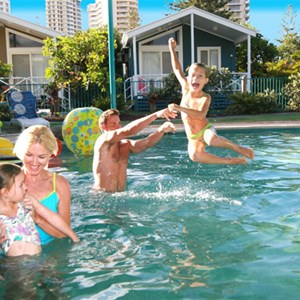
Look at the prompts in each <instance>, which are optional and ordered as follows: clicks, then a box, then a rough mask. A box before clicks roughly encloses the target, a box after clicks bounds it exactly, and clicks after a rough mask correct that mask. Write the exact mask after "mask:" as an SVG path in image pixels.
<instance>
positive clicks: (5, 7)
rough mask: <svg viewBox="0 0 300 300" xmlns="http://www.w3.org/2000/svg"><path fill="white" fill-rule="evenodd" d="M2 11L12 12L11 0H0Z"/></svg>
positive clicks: (0, 9)
mask: <svg viewBox="0 0 300 300" xmlns="http://www.w3.org/2000/svg"><path fill="white" fill-rule="evenodd" d="M0 11H2V12H4V13H6V14H10V0H0Z"/></svg>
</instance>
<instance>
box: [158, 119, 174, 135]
mask: <svg viewBox="0 0 300 300" xmlns="http://www.w3.org/2000/svg"><path fill="white" fill-rule="evenodd" d="M158 131H159V132H162V131H163V132H164V133H168V132H174V133H175V131H176V127H175V125H174V124H173V123H171V122H165V123H164V124H162V125H161V126H160V127H159V128H158Z"/></svg>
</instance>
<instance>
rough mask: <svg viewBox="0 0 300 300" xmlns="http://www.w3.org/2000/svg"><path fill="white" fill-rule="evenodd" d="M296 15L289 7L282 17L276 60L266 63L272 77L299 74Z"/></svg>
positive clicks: (299, 56)
mask: <svg viewBox="0 0 300 300" xmlns="http://www.w3.org/2000/svg"><path fill="white" fill-rule="evenodd" d="M295 19H296V13H295V12H294V10H293V7H292V6H291V5H290V6H289V7H288V9H287V11H286V13H285V15H284V17H283V20H282V21H283V23H282V37H281V39H279V40H278V42H280V45H279V46H278V47H277V49H278V55H279V57H278V59H277V60H274V61H270V62H268V63H266V66H267V71H268V73H269V75H272V76H290V75H292V74H297V73H298V72H300V37H299V35H298V34H297V33H296V32H295Z"/></svg>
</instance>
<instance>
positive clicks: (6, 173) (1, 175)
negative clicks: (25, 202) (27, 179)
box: [0, 163, 22, 189]
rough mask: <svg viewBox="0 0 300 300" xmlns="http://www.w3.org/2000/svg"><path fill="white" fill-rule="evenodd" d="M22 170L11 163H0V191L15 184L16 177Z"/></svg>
mask: <svg viewBox="0 0 300 300" xmlns="http://www.w3.org/2000/svg"><path fill="white" fill-rule="evenodd" d="M21 171H22V169H21V167H19V166H18V165H15V164H11V163H0V189H3V188H7V189H10V188H11V186H12V185H13V184H14V182H15V178H16V176H17V175H19V174H20V173H21Z"/></svg>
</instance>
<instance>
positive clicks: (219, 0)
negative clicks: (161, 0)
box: [169, 0, 233, 19]
mask: <svg viewBox="0 0 300 300" xmlns="http://www.w3.org/2000/svg"><path fill="white" fill-rule="evenodd" d="M228 2H229V0H215V1H211V0H174V1H173V2H169V7H170V9H171V10H175V11H179V10H182V9H185V8H188V7H190V6H195V7H197V8H200V9H203V10H205V11H208V12H211V13H213V14H215V15H218V16H220V17H223V18H226V19H230V18H231V17H232V15H233V14H232V12H230V11H229V8H228V5H227V4H228Z"/></svg>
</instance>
